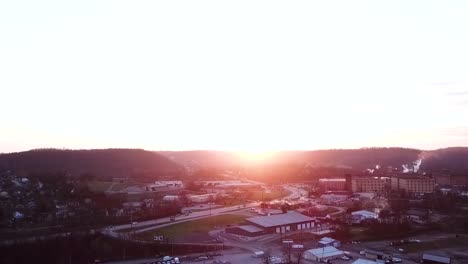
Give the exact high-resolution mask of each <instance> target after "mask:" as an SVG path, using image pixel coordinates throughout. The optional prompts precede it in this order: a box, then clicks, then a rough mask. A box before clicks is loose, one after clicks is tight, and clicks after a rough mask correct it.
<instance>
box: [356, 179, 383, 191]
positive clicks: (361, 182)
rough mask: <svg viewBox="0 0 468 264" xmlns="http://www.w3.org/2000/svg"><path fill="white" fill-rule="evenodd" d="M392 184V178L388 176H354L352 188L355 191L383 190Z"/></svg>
mask: <svg viewBox="0 0 468 264" xmlns="http://www.w3.org/2000/svg"><path fill="white" fill-rule="evenodd" d="M389 184H390V178H386V177H353V178H352V180H351V190H352V191H353V192H383V191H385V188H386V186H387V185H389Z"/></svg>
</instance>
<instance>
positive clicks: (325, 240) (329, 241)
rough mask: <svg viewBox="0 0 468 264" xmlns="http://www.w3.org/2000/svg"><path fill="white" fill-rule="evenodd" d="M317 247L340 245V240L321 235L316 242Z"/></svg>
mask: <svg viewBox="0 0 468 264" xmlns="http://www.w3.org/2000/svg"><path fill="white" fill-rule="evenodd" d="M318 246H319V247H329V246H331V247H340V246H341V242H340V241H338V240H336V239H333V238H331V237H322V238H321V239H320V240H319V242H318Z"/></svg>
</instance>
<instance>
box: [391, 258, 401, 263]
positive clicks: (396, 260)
mask: <svg viewBox="0 0 468 264" xmlns="http://www.w3.org/2000/svg"><path fill="white" fill-rule="evenodd" d="M392 261H393V263H400V262H402V260H401V259H400V258H392Z"/></svg>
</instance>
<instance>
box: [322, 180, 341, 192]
mask: <svg viewBox="0 0 468 264" xmlns="http://www.w3.org/2000/svg"><path fill="white" fill-rule="evenodd" d="M318 184H319V186H320V188H322V189H323V190H325V191H344V190H346V179H343V178H336V179H319V182H318Z"/></svg>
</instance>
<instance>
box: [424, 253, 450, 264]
mask: <svg viewBox="0 0 468 264" xmlns="http://www.w3.org/2000/svg"><path fill="white" fill-rule="evenodd" d="M422 263H425V264H450V263H451V259H450V257H445V256H440V255H434V254H430V253H424V254H423V256H422Z"/></svg>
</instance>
